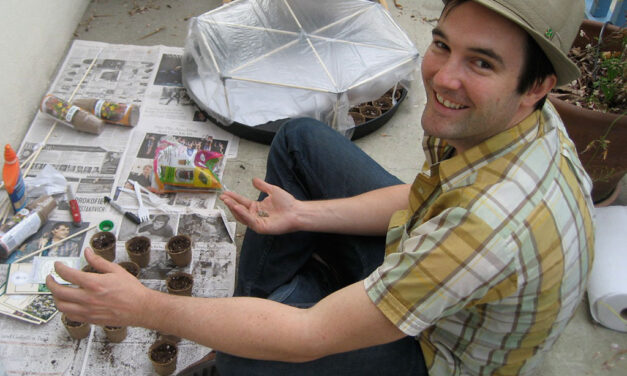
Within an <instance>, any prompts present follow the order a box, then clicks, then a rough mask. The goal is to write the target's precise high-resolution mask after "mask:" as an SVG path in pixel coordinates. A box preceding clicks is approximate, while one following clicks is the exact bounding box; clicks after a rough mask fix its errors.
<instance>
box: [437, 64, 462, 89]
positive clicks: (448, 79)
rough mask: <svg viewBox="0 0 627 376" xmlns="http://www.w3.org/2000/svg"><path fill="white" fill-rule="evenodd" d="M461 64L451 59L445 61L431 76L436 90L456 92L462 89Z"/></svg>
mask: <svg viewBox="0 0 627 376" xmlns="http://www.w3.org/2000/svg"><path fill="white" fill-rule="evenodd" d="M462 76H463V69H462V64H461V63H460V62H459V61H457V60H455V59H453V58H449V59H447V60H446V61H445V62H444V63H443V64H442V65H440V67H439V68H438V70H437V72H436V73H435V75H434V76H433V83H434V85H435V87H436V89H437V88H440V89H446V90H458V89H459V88H461V87H462Z"/></svg>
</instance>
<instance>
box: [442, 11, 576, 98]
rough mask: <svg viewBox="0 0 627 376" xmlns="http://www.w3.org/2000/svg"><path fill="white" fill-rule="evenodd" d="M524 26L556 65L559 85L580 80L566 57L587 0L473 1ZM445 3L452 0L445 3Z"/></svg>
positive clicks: (572, 64)
mask: <svg viewBox="0 0 627 376" xmlns="http://www.w3.org/2000/svg"><path fill="white" fill-rule="evenodd" d="M472 1H474V2H476V3H479V4H481V5H483V6H485V7H486V8H488V9H491V10H493V11H495V12H496V13H498V14H500V15H502V16H503V17H505V18H507V19H509V20H511V21H513V22H514V23H516V24H517V25H518V26H520V27H522V28H523V29H524V30H525V31H526V32H527V33H529V35H531V37H532V38H533V39H534V40H535V41H536V42H537V43H538V45H539V46H540V48H541V49H542V51H544V53H545V54H546V56H547V57H548V59H549V60H550V61H551V63H552V64H553V69H555V72H556V73H557V85H558V86H561V85H565V84H567V83H569V82H570V81H572V80H574V79H576V78H577V77H579V75H580V72H579V69H578V68H577V66H576V65H575V63H573V62H572V61H571V60H570V59H569V58H568V56H567V54H568V51H569V50H570V47H571V46H572V44H573V41H574V40H575V37H576V36H577V32H578V31H579V26H580V25H581V22H582V21H583V19H584V17H585V14H584V0H472ZM443 2H444V3H445V4H446V3H448V2H449V0H443Z"/></svg>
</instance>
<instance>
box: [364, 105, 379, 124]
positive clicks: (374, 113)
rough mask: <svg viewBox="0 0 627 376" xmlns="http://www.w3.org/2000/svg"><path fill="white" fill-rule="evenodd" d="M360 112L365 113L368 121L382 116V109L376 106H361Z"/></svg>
mask: <svg viewBox="0 0 627 376" xmlns="http://www.w3.org/2000/svg"><path fill="white" fill-rule="evenodd" d="M359 112H360V113H361V114H362V115H364V117H365V118H366V121H368V120H370V119H376V118H378V117H379V116H381V110H379V109H378V108H376V107H375V106H360V107H359Z"/></svg>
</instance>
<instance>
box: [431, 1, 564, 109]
mask: <svg viewBox="0 0 627 376" xmlns="http://www.w3.org/2000/svg"><path fill="white" fill-rule="evenodd" d="M467 1H471V0H445V1H444V9H443V10H442V14H441V15H440V18H443V17H446V16H447V15H448V13H450V11H451V10H453V9H455V8H457V7H458V6H460V5H462V4H463V3H465V2H467ZM523 31H524V30H523ZM525 35H526V36H527V40H526V43H525V46H524V49H525V50H524V53H525V54H524V59H525V60H524V61H523V66H522V70H521V72H520V76H519V77H518V87H517V88H516V92H517V93H518V94H524V93H526V92H527V91H528V90H530V89H531V88H533V87H534V86H535V85H537V84H540V83H542V82H543V81H544V80H545V79H546V78H547V77H549V76H550V75H552V74H555V75H557V74H556V72H555V69H554V68H553V64H551V61H550V60H549V58H548V57H547V56H546V54H545V53H544V51H542V49H541V48H540V46H539V45H538V43H537V42H536V41H535V40H534V39H533V38H532V37H531V35H530V34H529V33H527V32H526V31H525ZM544 102H546V96H544V97H543V98H541V99H540V100H539V101H537V102H536V105H535V109H536V110H539V109H540V108H542V106H543V105H544Z"/></svg>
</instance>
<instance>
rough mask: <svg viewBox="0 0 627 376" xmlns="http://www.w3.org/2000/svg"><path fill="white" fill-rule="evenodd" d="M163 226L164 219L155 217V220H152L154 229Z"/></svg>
mask: <svg viewBox="0 0 627 376" xmlns="http://www.w3.org/2000/svg"><path fill="white" fill-rule="evenodd" d="M163 226H165V221H164V220H162V219H155V220H154V221H153V222H152V227H153V228H154V229H155V230H158V229H160V228H161V227H163Z"/></svg>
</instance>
